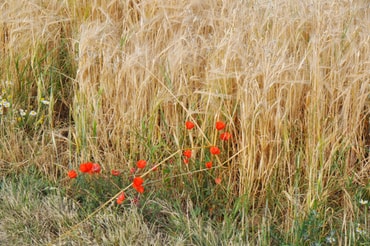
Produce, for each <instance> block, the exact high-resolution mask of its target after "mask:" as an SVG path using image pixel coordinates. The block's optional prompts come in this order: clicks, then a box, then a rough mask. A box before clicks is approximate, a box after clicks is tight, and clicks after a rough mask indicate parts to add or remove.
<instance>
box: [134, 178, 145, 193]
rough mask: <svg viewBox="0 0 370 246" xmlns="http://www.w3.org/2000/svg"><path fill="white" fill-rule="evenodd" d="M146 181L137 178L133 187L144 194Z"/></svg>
mask: <svg viewBox="0 0 370 246" xmlns="http://www.w3.org/2000/svg"><path fill="white" fill-rule="evenodd" d="M143 183H144V180H143V179H142V178H141V177H135V178H134V181H133V182H132V187H134V189H135V190H136V191H137V192H139V193H143V192H144V187H143Z"/></svg>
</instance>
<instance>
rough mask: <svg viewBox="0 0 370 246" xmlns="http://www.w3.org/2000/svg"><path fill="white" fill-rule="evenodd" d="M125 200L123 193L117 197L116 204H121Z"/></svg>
mask: <svg viewBox="0 0 370 246" xmlns="http://www.w3.org/2000/svg"><path fill="white" fill-rule="evenodd" d="M125 199H126V197H125V193H123V192H122V193H121V194H120V195H119V196H118V197H117V204H122V203H123V201H124V200H125Z"/></svg>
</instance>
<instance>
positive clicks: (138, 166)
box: [136, 160, 146, 168]
mask: <svg viewBox="0 0 370 246" xmlns="http://www.w3.org/2000/svg"><path fill="white" fill-rule="evenodd" d="M136 166H137V168H145V166H146V161H145V160H139V161H138V162H137V163H136Z"/></svg>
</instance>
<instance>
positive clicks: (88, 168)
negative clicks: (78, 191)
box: [80, 162, 93, 173]
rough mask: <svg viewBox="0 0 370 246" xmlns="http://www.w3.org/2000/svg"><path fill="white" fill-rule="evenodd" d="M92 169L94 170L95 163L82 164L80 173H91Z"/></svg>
mask: <svg viewBox="0 0 370 246" xmlns="http://www.w3.org/2000/svg"><path fill="white" fill-rule="evenodd" d="M92 168H93V163H92V162H86V163H82V164H81V165H80V171H81V172H82V173H91V171H92Z"/></svg>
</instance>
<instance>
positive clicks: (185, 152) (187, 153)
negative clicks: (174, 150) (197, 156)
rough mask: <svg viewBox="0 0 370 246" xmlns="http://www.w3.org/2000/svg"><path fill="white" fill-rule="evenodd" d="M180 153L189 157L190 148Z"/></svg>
mask: <svg viewBox="0 0 370 246" xmlns="http://www.w3.org/2000/svg"><path fill="white" fill-rule="evenodd" d="M182 154H183V155H184V156H185V157H186V158H190V157H191V150H190V149H188V150H185V151H184V152H183V153H182Z"/></svg>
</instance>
